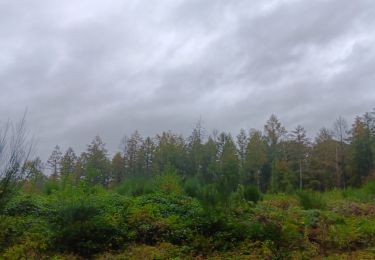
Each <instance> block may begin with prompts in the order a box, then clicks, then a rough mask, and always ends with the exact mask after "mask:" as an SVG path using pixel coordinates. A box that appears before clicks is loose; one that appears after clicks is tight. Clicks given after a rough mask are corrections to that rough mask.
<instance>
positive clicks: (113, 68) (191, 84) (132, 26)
mask: <svg viewBox="0 0 375 260" xmlns="http://www.w3.org/2000/svg"><path fill="white" fill-rule="evenodd" d="M0 90H1V91H0V121H2V122H4V121H6V120H7V119H8V118H10V119H12V120H17V119H18V118H20V117H21V116H22V114H23V112H24V110H25V108H27V109H28V115H27V120H28V126H29V129H30V131H31V132H32V133H33V135H34V136H35V138H36V140H37V151H36V153H38V154H40V155H41V156H42V158H43V159H45V158H46V157H47V156H48V154H49V153H50V152H51V150H52V149H53V147H54V146H55V145H56V144H59V145H60V146H61V147H62V149H63V150H65V149H66V148H68V147H69V146H72V147H73V148H74V149H75V150H76V151H77V152H81V151H82V150H83V149H85V147H86V144H88V143H89V142H90V141H91V140H92V138H93V137H94V136H95V135H100V136H101V137H102V138H103V140H104V141H105V142H106V143H107V145H108V148H109V150H110V151H112V152H113V151H115V150H116V149H117V147H118V144H119V143H120V140H121V137H122V136H123V135H124V134H130V133H131V132H133V131H134V130H135V129H138V130H139V131H140V132H141V133H142V135H154V134H156V133H158V132H161V131H163V130H172V131H174V132H177V133H182V134H184V135H187V134H189V133H190V132H191V129H192V128H193V126H194V124H195V122H196V121H197V120H198V119H199V118H200V117H202V119H203V121H204V126H205V128H206V129H207V131H208V132H210V131H211V130H212V129H213V128H217V129H219V130H223V131H231V132H232V133H234V134H236V133H237V132H238V130H239V129H240V128H245V129H249V128H253V127H254V128H259V129H262V128H263V125H264V123H265V121H266V120H267V119H268V117H269V116H270V115H271V114H272V113H275V114H276V115H277V116H278V117H279V118H280V120H281V121H282V122H283V124H284V125H285V126H286V127H287V128H288V129H292V128H294V127H295V126H296V125H297V124H302V125H303V126H305V128H306V129H307V130H308V131H309V135H310V136H314V135H315V133H316V131H317V130H318V129H319V128H321V127H322V126H327V127H330V126H332V124H333V121H334V120H335V118H337V117H338V116H340V115H342V116H343V117H345V118H346V119H348V121H349V122H351V120H352V119H353V118H354V117H355V115H360V114H363V113H364V112H366V111H370V110H372V108H373V107H375V1H374V0H313V1H312V0H278V1H276V0H251V1H250V0H242V1H240V0H230V1H229V0H221V1H220V0H158V1H146V0H143V1H142V0H139V1H132V0H127V1H123V0H106V1H103V0H101V1H99V0H80V1H67V0H65V1H64V0H43V1H42V0H33V1H31V0H0Z"/></svg>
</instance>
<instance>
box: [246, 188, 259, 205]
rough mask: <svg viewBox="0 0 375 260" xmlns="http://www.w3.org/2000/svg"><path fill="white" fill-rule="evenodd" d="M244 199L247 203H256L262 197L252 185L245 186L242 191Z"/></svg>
mask: <svg viewBox="0 0 375 260" xmlns="http://www.w3.org/2000/svg"><path fill="white" fill-rule="evenodd" d="M244 198H245V200H247V201H252V202H255V203H256V202H258V201H259V200H261V198H262V196H261V194H260V192H259V190H258V188H257V187H255V186H253V185H246V186H245V189H244Z"/></svg>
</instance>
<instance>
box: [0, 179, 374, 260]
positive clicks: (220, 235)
mask: <svg viewBox="0 0 375 260" xmlns="http://www.w3.org/2000/svg"><path fill="white" fill-rule="evenodd" d="M126 185H128V184H124V186H122V187H121V188H122V189H125V188H124V187H126ZM151 186H152V189H150V190H149V191H147V192H140V193H131V192H130V193H128V192H126V190H122V191H121V192H120V190H119V189H117V190H116V192H115V191H110V190H105V189H103V188H101V187H100V186H91V187H90V186H87V185H85V184H84V183H81V184H77V185H66V186H65V187H60V188H58V189H55V190H53V191H52V192H47V193H45V194H40V193H39V194H38V193H26V192H20V193H19V194H18V195H17V196H16V197H14V198H13V199H12V200H11V201H10V202H9V203H8V204H7V206H6V208H5V209H4V212H3V214H2V215H1V216H0V256H1V257H0V258H5V259H23V258H28V259H49V258H52V257H53V256H56V257H61V258H63V257H64V256H65V257H67V259H74V258H75V257H76V258H79V257H83V258H99V259H100V258H103V259H108V258H111V259H112V258H113V259H116V257H117V259H124V258H125V259H140V258H142V259H169V258H173V257H181V258H189V257H192V256H205V257H220V258H223V257H224V258H245V259H246V258H265V259H288V258H296V259H304V258H305V259H306V258H313V257H320V256H322V255H323V254H325V255H326V254H331V253H330V252H332V254H336V253H337V250H340V251H342V252H343V251H347V252H349V251H353V250H358V249H360V250H362V251H361V252H362V253H361V254H365V253H363V252H366V254H367V255H370V254H371V252H370V251H363V250H364V249H366V248H371V247H373V246H375V210H374V206H373V205H372V204H371V203H368V201H369V196H370V195H371V194H372V190H371V187H372V186H371V185H369V186H366V187H364V188H363V189H357V190H350V192H348V193H347V194H345V193H342V192H338V191H332V192H328V193H315V192H311V191H299V192H297V193H296V194H295V195H293V194H274V195H265V196H264V198H263V199H262V196H261V195H260V194H259V192H258V191H257V190H256V188H254V187H252V186H241V185H240V186H238V188H237V190H236V191H234V192H232V193H231V194H230V195H229V196H228V198H227V199H225V200H223V197H222V194H220V189H218V187H217V186H215V185H213V184H206V185H204V186H200V187H199V188H198V189H197V191H196V193H194V194H195V195H194V197H195V198H193V197H192V196H193V193H191V192H192V190H191V187H194V186H195V184H194V181H193V180H192V181H191V182H190V183H188V182H187V181H185V182H184V181H182V180H181V179H179V178H176V177H175V175H174V174H173V173H168V174H165V175H164V174H162V175H160V177H159V179H158V181H157V182H154V183H153V184H152V185H150V187H151ZM129 189H130V188H129ZM184 193H185V194H184ZM356 193H358V194H359V195H357V196H356ZM122 194H126V195H122ZM130 194H132V195H130ZM363 194H367V195H366V196H364V195H363ZM189 195H190V196H189ZM261 199H262V200H261Z"/></svg>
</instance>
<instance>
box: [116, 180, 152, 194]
mask: <svg viewBox="0 0 375 260" xmlns="http://www.w3.org/2000/svg"><path fill="white" fill-rule="evenodd" d="M155 189H156V188H155V181H154V180H153V179H151V178H146V177H129V178H127V179H126V180H124V181H123V182H122V183H121V184H120V185H119V186H118V187H117V188H116V191H117V193H119V194H121V195H127V196H141V195H145V194H149V193H153V192H154V191H155Z"/></svg>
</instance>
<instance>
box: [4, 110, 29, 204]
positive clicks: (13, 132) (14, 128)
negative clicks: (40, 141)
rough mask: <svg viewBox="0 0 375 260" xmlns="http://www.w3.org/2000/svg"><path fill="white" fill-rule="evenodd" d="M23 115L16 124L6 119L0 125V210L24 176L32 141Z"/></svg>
mask: <svg viewBox="0 0 375 260" xmlns="http://www.w3.org/2000/svg"><path fill="white" fill-rule="evenodd" d="M25 127H26V125H25V116H24V117H23V118H22V119H21V120H20V121H19V122H18V123H16V124H13V123H12V122H10V121H8V122H7V123H6V124H5V125H3V126H1V127H0V210H1V209H2V208H3V207H4V206H5V203H6V202H7V201H8V200H9V198H10V197H11V195H12V194H13V193H14V191H15V190H16V188H17V186H18V184H19V183H20V181H21V180H22V179H24V178H25V177H26V176H25V175H26V171H25V169H24V167H23V166H24V164H25V162H26V161H27V159H28V157H29V155H30V152H31V149H32V142H31V141H30V139H29V137H28V133H27V131H26V128H25Z"/></svg>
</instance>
